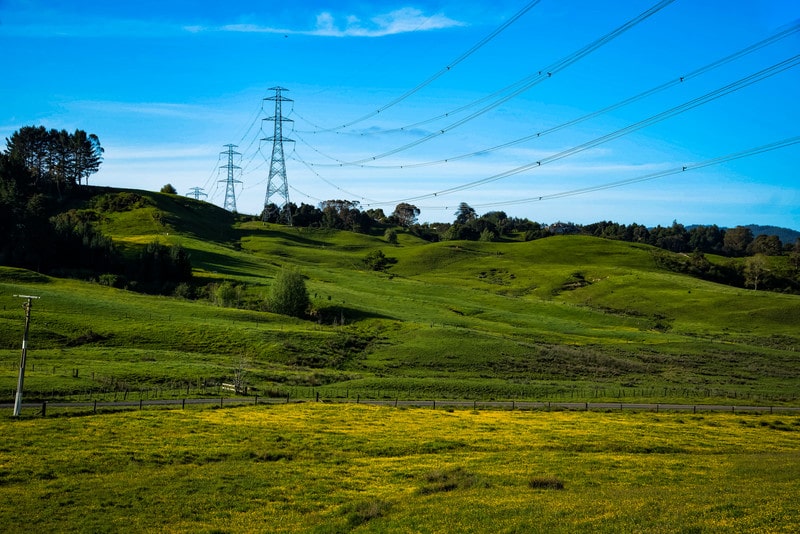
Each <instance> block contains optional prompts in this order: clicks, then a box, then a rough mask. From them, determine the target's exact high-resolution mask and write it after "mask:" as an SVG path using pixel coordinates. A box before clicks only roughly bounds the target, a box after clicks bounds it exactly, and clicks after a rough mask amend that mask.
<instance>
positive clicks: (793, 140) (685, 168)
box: [429, 136, 800, 209]
mask: <svg viewBox="0 0 800 534" xmlns="http://www.w3.org/2000/svg"><path fill="white" fill-rule="evenodd" d="M798 143H800V136H796V137H789V138H787V139H782V140H780V141H775V142H773V143H769V144H766V145H761V146H758V147H755V148H750V149H747V150H742V151H741V152H735V153H733V154H728V155H726V156H721V157H718V158H713V159H708V160H705V161H701V162H699V163H689V164H686V165H681V166H679V167H674V168H672V169H668V170H664V171H658V172H654V173H650V174H645V175H643V176H637V177H636V178H628V179H625V180H617V181H615V182H608V183H605V184H599V185H595V186H590V187H582V188H580V189H572V190H569V191H562V192H560V193H551V194H549V195H542V196H538V197H529V198H522V199H516V200H507V201H504V202H490V203H486V204H475V205H474V206H473V207H475V208H497V207H502V206H513V205H516V204H528V203H531V202H540V201H544V200H553V199H556V198H564V197H570V196H576V195H584V194H586V193H593V192H595V191H603V190H605V189H612V188H615V187H622V186H626V185H631V184H636V183H639V182H646V181H649V180H656V179H658V178H664V177H666V176H672V175H675V174H680V173H683V172H689V171H694V170H697V169H702V168H704V167H710V166H712V165H719V164H721V163H727V162H729V161H733V160H737V159H742V158H747V157H751V156H756V155H758V154H762V153H765V152H771V151H773V150H778V149H781V148H785V147H788V146H792V145H796V144H798ZM429 209H430V208H429Z"/></svg>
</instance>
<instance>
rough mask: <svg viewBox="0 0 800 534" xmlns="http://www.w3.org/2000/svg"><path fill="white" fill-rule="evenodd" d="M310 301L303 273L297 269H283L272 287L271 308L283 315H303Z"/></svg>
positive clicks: (270, 295)
mask: <svg viewBox="0 0 800 534" xmlns="http://www.w3.org/2000/svg"><path fill="white" fill-rule="evenodd" d="M310 302H311V300H310V299H309V297H308V290H307V289H306V282H305V280H304V279H303V275H301V274H300V273H299V272H298V271H297V270H295V269H289V268H284V269H281V270H280V272H279V273H278V276H276V277H275V281H274V282H273V283H272V287H271V288H270V294H269V308H270V310H271V311H273V312H274V313H280V314H282V315H291V316H292V317H303V316H304V315H305V314H306V310H307V309H308V306H309V304H310Z"/></svg>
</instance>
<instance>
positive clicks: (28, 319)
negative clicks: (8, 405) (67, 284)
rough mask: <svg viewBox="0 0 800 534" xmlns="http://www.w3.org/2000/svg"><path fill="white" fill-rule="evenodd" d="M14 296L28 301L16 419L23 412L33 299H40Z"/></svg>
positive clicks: (25, 305)
mask: <svg viewBox="0 0 800 534" xmlns="http://www.w3.org/2000/svg"><path fill="white" fill-rule="evenodd" d="M14 296H15V297H19V298H23V299H28V300H27V302H25V304H23V305H22V307H23V308H25V333H24V334H23V335H22V359H21V360H20V362H19V379H18V380H17V396H16V397H15V398H14V417H19V414H20V412H21V411H22V385H23V383H24V382H25V360H26V359H27V357H28V330H29V329H30V325H31V306H32V305H33V299H38V298H39V297H33V296H31V295H14Z"/></svg>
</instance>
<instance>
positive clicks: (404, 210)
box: [392, 202, 420, 228]
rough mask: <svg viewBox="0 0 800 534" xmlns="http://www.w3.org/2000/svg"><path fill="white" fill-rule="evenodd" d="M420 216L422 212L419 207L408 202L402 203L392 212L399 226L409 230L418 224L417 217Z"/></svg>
mask: <svg viewBox="0 0 800 534" xmlns="http://www.w3.org/2000/svg"><path fill="white" fill-rule="evenodd" d="M419 214H420V211H419V208H418V207H416V206H415V205H413V204H409V203H407V202H401V203H400V204H398V205H397V206H395V208H394V211H393V212H392V217H394V218H395V220H396V221H397V224H399V225H400V226H405V227H406V228H408V227H409V226H411V225H412V224H414V223H415V222H417V217H419Z"/></svg>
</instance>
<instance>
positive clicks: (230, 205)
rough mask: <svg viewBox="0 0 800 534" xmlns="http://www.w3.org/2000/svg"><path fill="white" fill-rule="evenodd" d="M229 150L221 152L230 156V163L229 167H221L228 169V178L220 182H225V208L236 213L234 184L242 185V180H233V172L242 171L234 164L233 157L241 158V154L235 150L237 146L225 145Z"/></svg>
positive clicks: (221, 167)
mask: <svg viewBox="0 0 800 534" xmlns="http://www.w3.org/2000/svg"><path fill="white" fill-rule="evenodd" d="M223 146H225V148H227V149H228V150H226V151H224V152H220V154H227V155H228V163H227V165H221V166H220V169H228V178H227V179H225V180H220V182H225V183H226V185H225V203H224V204H223V206H222V207H223V208H224V209H226V210H228V211H231V212H233V213H236V193H235V192H234V190H233V187H234V184H240V183H242V181H241V180H235V179H234V178H233V172H234V170H235V169H241V167H239V166H238V165H234V164H233V156H241V154H240V153H238V152H236V151H235V150H233V149H234V148H236V145H223Z"/></svg>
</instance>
